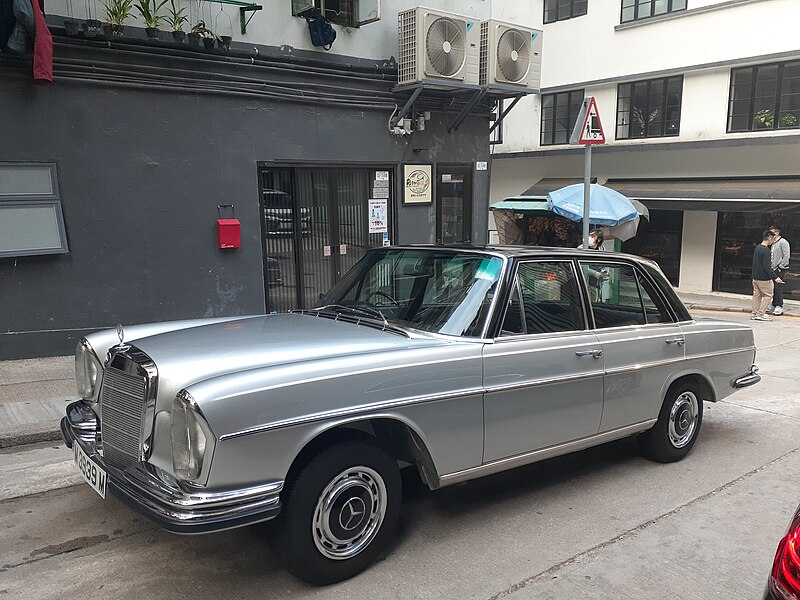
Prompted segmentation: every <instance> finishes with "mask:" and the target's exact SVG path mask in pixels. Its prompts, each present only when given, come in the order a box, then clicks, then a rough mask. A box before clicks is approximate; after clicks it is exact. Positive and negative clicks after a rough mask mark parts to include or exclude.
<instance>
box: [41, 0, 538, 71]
mask: <svg viewBox="0 0 800 600" xmlns="http://www.w3.org/2000/svg"><path fill="white" fill-rule="evenodd" d="M253 1H254V2H255V3H257V4H261V5H263V7H264V8H263V10H261V11H259V12H256V13H254V15H255V16H253V19H252V20H251V21H250V23H249V25H248V26H247V33H246V34H244V35H243V34H242V33H241V31H240V28H239V10H238V8H237V7H235V6H224V5H219V4H214V3H211V2H197V1H194V0H176V2H175V4H176V6H178V7H185V8H186V9H187V15H190V16H191V20H192V23H191V24H189V25H187V26H186V27H185V29H186V30H187V31H188V30H189V29H190V28H191V26H192V25H193V24H194V23H195V22H197V20H200V19H203V20H204V21H205V23H206V25H207V26H208V27H209V28H210V29H212V30H213V31H215V32H217V33H218V34H219V35H232V36H233V39H234V41H235V42H243V43H251V44H264V45H268V46H291V47H293V48H297V49H303V50H314V51H317V52H320V53H324V50H322V49H320V48H314V46H312V44H311V40H310V37H309V34H308V26H307V25H306V21H305V19H302V18H299V17H294V16H292V8H291V7H292V2H291V0H279V1H275V0H257V1H256V0H253ZM88 2H89V6H90V9H91V11H92V14H93V16H94V17H95V18H98V19H100V20H104V19H105V9H104V8H103V4H102V2H101V1H100V0H88ZM361 3H362V4H364V5H371V4H375V5H376V6H378V5H379V6H380V15H381V17H380V19H379V20H378V21H375V22H373V23H368V24H365V25H362V26H361V27H358V28H345V27H341V26H338V25H335V28H336V30H337V37H336V41H335V43H334V46H333V50H332V52H335V53H337V54H343V55H346V56H357V57H362V58H389V57H390V56H397V13H398V12H400V11H403V10H406V9H408V8H413V7H415V6H419V5H420V4H421V5H423V6H426V7H428V8H433V9H439V10H443V11H447V12H451V13H456V14H461V15H464V16H468V17H472V18H474V19H476V20H478V21H481V20H484V19H488V18H490V17H493V18H498V19H505V20H513V21H514V22H516V23H519V24H521V25H523V24H527V25H533V24H534V23H535V22H537V21H536V20H535V19H534V15H538V23H541V19H542V17H541V14H542V13H541V10H538V11H534V10H533V6H532V5H533V4H535V3H528V2H516V1H513V0H426V1H425V2H421V3H420V2H408V0H361ZM70 4H71V6H72V7H73V9H74V10H73V11H72V12H73V15H74V16H75V17H76V18H79V19H84V18H86V13H87V10H86V4H85V3H84V2H71V3H70ZM47 6H48V13H49V14H50V15H58V16H67V15H68V13H69V11H68V8H67V6H68V3H67V0H48V4H47ZM134 13H135V14H134V15H133V16H132V17H131V18H130V19H129V20H128V21H127V23H128V24H129V25H131V26H138V27H144V23H143V22H142V20H141V17H139V15H138V13H136V12H135V11H134ZM531 19H534V20H533V21H532V20H531ZM162 29H167V27H166V25H162ZM165 35H168V34H165Z"/></svg>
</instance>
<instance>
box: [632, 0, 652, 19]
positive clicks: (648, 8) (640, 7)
mask: <svg viewBox="0 0 800 600" xmlns="http://www.w3.org/2000/svg"><path fill="white" fill-rule="evenodd" d="M636 4H637V11H636V18H637V19H645V18H647V17H649V16H650V15H652V14H653V3H652V1H651V0H639V1H638V2H637V3H636Z"/></svg>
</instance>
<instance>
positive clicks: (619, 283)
mask: <svg viewBox="0 0 800 600" xmlns="http://www.w3.org/2000/svg"><path fill="white" fill-rule="evenodd" d="M581 270H582V271H583V277H584V280H585V281H586V285H587V287H588V289H589V300H590V301H591V303H592V313H593V314H594V321H595V326H596V327H597V328H598V329H605V328H607V327H623V326H626V325H644V323H645V316H644V311H643V310H642V302H641V299H640V298H639V288H638V286H637V283H636V276H635V274H634V272H633V267H631V266H630V265H620V264H614V263H601V262H583V261H582V262H581Z"/></svg>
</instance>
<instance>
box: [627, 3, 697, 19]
mask: <svg viewBox="0 0 800 600" xmlns="http://www.w3.org/2000/svg"><path fill="white" fill-rule="evenodd" d="M679 10H686V0H622V15H621V16H620V22H621V23H628V22H630V21H639V20H641V19H649V18H650V17H657V16H658V15H666V14H668V13H672V12H677V11H679Z"/></svg>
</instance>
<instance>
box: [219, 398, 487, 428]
mask: <svg viewBox="0 0 800 600" xmlns="http://www.w3.org/2000/svg"><path fill="white" fill-rule="evenodd" d="M484 391H485V390H484V389H483V388H472V389H468V390H461V391H458V392H449V393H446V394H434V395H432V396H412V397H410V398H400V399H398V400H387V401H384V402H376V403H375V404H369V405H367V406H354V407H352V408H345V409H337V410H329V411H325V412H321V413H314V414H311V415H305V416H303V417H295V418H292V419H282V420H280V421H274V422H273V423H264V424H262V425H255V426H253V427H248V428H246V429H241V430H239V431H234V432H232V433H225V434H223V435H221V436H220V437H219V439H220V441H224V440H230V439H234V438H238V437H242V436H245V435H253V434H255V433H263V432H265V431H272V430H274V429H283V428H285V427H295V426H297V425H306V424H308V423H315V422H317V421H326V420H328V419H337V418H340V417H353V416H360V415H366V414H369V413H372V412H377V411H381V410H386V409H388V408H399V407H402V406H411V405H414V404H425V403H427V402H439V401H442V400H454V399H456V398H462V397H465V396H474V395H476V394H483V393H484Z"/></svg>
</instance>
